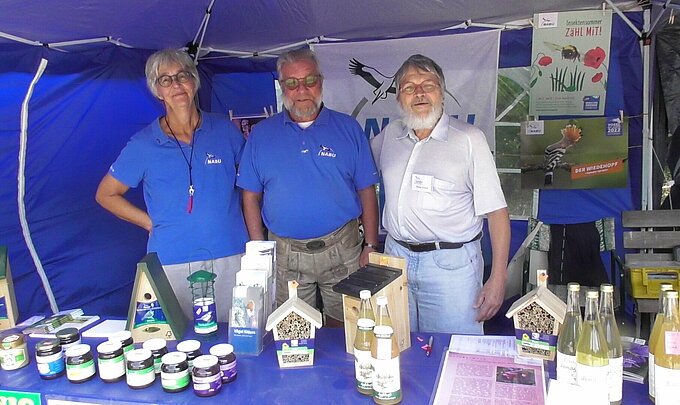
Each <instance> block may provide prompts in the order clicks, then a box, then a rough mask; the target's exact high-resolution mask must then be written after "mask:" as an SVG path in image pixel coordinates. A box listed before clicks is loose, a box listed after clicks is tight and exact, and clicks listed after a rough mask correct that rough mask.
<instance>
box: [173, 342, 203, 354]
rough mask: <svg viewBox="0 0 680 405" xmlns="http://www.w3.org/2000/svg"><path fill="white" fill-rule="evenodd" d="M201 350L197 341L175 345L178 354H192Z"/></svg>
mask: <svg viewBox="0 0 680 405" xmlns="http://www.w3.org/2000/svg"><path fill="white" fill-rule="evenodd" d="M200 348H201V342H199V341H198V340H193V339H191V340H183V341H181V342H179V343H177V350H179V351H180V352H194V351H196V350H199V349H200Z"/></svg>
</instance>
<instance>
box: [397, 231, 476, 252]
mask: <svg viewBox="0 0 680 405" xmlns="http://www.w3.org/2000/svg"><path fill="white" fill-rule="evenodd" d="M481 237H482V233H481V232H480V233H478V234H477V236H475V237H474V238H472V239H470V240H469V241H467V242H428V243H408V242H404V241H403V240H397V239H395V240H394V241H395V242H397V243H398V244H400V245H401V246H403V247H405V248H406V249H408V250H410V251H411V252H416V253H420V252H430V251H432V250H441V249H460V248H462V247H463V246H464V245H465V244H466V243H470V242H474V241H476V240H477V239H479V238H481Z"/></svg>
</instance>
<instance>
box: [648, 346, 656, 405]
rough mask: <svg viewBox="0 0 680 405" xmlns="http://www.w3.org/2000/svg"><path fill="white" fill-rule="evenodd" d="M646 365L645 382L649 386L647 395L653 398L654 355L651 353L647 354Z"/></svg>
mask: <svg viewBox="0 0 680 405" xmlns="http://www.w3.org/2000/svg"><path fill="white" fill-rule="evenodd" d="M647 364H648V370H647V371H648V373H647V377H648V378H647V381H648V385H649V391H648V394H649V396H650V397H653V396H654V380H655V377H654V370H656V366H655V365H654V353H652V352H651V351H650V352H649V360H648V361H647Z"/></svg>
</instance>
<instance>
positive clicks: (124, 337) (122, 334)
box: [109, 330, 132, 342]
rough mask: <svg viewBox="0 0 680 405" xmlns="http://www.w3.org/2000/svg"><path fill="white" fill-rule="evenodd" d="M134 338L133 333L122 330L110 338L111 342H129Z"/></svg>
mask: <svg viewBox="0 0 680 405" xmlns="http://www.w3.org/2000/svg"><path fill="white" fill-rule="evenodd" d="M131 337H132V332H130V331H129V330H121V331H120V332H116V333H114V334H113V335H111V336H109V340H120V341H121V342H122V341H124V340H128V339H130V338H131Z"/></svg>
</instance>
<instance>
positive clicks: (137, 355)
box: [126, 349, 162, 362]
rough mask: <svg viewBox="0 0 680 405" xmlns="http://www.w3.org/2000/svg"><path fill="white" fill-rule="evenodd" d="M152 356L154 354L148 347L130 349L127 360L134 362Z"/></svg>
mask: <svg viewBox="0 0 680 405" xmlns="http://www.w3.org/2000/svg"><path fill="white" fill-rule="evenodd" d="M151 357H153V354H151V350H147V349H134V350H130V351H129V352H128V353H127V355H126V359H127V361H132V362H137V361H144V360H147V359H149V358H151ZM161 360H162V358H161Z"/></svg>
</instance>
